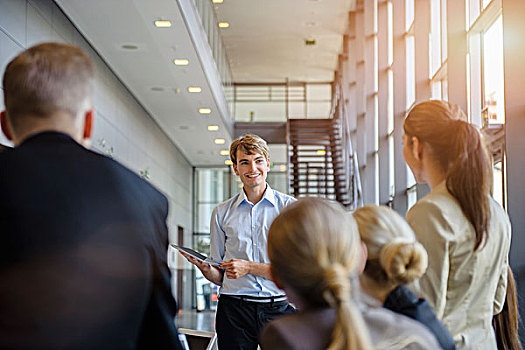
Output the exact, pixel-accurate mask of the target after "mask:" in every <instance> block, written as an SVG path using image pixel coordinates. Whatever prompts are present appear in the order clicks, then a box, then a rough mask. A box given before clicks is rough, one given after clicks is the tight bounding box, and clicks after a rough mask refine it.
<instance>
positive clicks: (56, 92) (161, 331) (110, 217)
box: [0, 43, 182, 349]
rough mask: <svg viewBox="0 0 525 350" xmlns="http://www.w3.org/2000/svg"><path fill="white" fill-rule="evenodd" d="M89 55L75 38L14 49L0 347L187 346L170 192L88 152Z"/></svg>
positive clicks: (0, 230) (1, 195) (2, 209)
mask: <svg viewBox="0 0 525 350" xmlns="http://www.w3.org/2000/svg"><path fill="white" fill-rule="evenodd" d="M93 77H94V72H93V66H92V63H91V62H90V60H89V58H88V56H87V55H86V54H85V53H84V52H82V51H81V50H80V49H79V48H77V47H74V46H70V45H64V44H52V43H49V44H41V45H38V46H34V47H32V48H30V49H28V50H26V51H24V52H22V53H21V54H20V55H19V56H18V57H16V58H15V59H14V60H13V61H11V62H10V63H9V64H8V66H7V68H6V71H5V74H4V78H3V88H4V97H5V99H4V100H5V105H6V111H4V112H2V113H1V114H0V120H1V125H2V130H3V132H4V133H5V135H6V136H7V138H8V139H10V140H12V141H13V143H14V146H15V148H14V149H12V150H10V151H8V152H0V348H2V349H4V348H53V349H55V348H56V349H58V348H60V349H62V348H67V349H71V348H73V349H121V348H148V349H164V348H170V349H181V348H182V347H181V344H180V342H179V340H178V334H177V329H176V327H175V324H174V317H175V313H176V309H177V308H176V304H175V300H174V298H173V296H172V294H171V290H170V271H169V269H168V267H167V263H166V255H167V244H168V230H167V226H166V216H167V213H168V202H167V200H166V198H165V197H164V196H163V195H162V194H161V193H160V192H159V191H158V190H156V189H155V188H154V187H153V186H151V185H150V184H149V183H148V182H146V181H144V180H142V179H140V177H138V176H137V175H136V174H134V173H133V172H131V171H129V170H128V169H126V168H125V167H123V166H122V165H120V164H119V163H117V162H115V161H113V160H112V159H110V158H107V157H105V156H102V155H100V154H97V153H94V152H91V151H89V150H87V149H86V148H84V147H83V146H82V143H83V142H84V141H85V140H87V139H89V138H90V136H91V126H92V123H93V108H92V104H91V95H92V86H93Z"/></svg>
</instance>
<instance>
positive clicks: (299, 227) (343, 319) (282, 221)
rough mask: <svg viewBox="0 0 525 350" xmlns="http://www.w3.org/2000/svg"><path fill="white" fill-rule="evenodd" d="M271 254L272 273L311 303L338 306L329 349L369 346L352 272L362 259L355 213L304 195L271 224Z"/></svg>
mask: <svg viewBox="0 0 525 350" xmlns="http://www.w3.org/2000/svg"><path fill="white" fill-rule="evenodd" d="M268 254H269V257H270V262H271V266H272V271H273V273H274V274H275V275H276V276H277V277H278V279H280V280H281V281H282V282H283V283H284V284H285V285H287V286H289V287H290V288H292V289H293V291H294V292H295V293H296V294H297V295H298V296H300V297H301V298H302V300H303V301H304V303H305V304H306V305H307V306H308V307H333V308H334V309H336V311H337V318H336V323H335V325H334V330H333V334H332V341H331V343H330V346H329V347H328V349H330V350H335V349H369V348H371V345H370V344H371V343H370V339H369V336H368V330H367V328H366V326H365V324H364V321H363V319H362V317H361V313H360V311H359V310H358V309H357V307H356V305H355V304H354V302H353V300H352V290H351V276H352V274H353V271H354V270H355V267H356V265H357V264H358V262H359V260H360V250H359V236H358V231H357V225H356V223H355V221H354V220H353V218H352V217H351V216H349V215H345V213H344V211H343V209H342V208H341V207H339V206H336V205H335V204H332V203H329V202H327V201H326V200H323V199H320V198H304V199H300V200H299V201H297V202H296V203H293V204H292V205H290V206H288V207H287V208H285V209H284V210H283V211H282V212H281V214H280V215H279V216H278V217H277V218H276V219H275V221H274V222H273V223H272V225H271V227H270V231H269V236H268Z"/></svg>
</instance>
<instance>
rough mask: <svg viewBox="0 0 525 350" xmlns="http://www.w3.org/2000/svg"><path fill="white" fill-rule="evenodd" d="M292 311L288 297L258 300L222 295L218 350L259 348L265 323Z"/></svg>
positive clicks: (218, 319) (216, 319) (219, 314)
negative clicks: (270, 300) (273, 300)
mask: <svg viewBox="0 0 525 350" xmlns="http://www.w3.org/2000/svg"><path fill="white" fill-rule="evenodd" d="M293 312H295V309H294V308H293V307H292V306H291V305H290V304H288V302H287V301H286V300H285V301H277V302H264V303H259V302H253V301H245V300H241V299H235V298H232V297H229V296H226V295H221V296H220V298H219V304H218V306H217V316H216V318H215V329H216V331H217V337H218V341H219V350H236V349H239V350H256V349H257V345H258V344H259V336H260V333H261V331H262V329H263V327H264V326H265V325H266V324H267V323H268V322H270V321H271V320H273V319H274V318H277V317H279V316H282V315H284V314H289V313H293Z"/></svg>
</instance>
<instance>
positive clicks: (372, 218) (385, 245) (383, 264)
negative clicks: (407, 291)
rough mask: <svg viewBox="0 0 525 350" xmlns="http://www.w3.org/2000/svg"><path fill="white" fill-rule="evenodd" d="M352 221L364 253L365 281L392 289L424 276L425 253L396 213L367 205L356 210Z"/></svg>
mask: <svg viewBox="0 0 525 350" xmlns="http://www.w3.org/2000/svg"><path fill="white" fill-rule="evenodd" d="M353 217H354V218H355V220H356V222H357V225H358V227H359V235H360V236H361V240H362V241H363V242H364V243H365V245H366V248H367V250H368V259H367V262H366V267H365V271H364V274H365V275H366V276H367V277H369V278H371V279H372V280H374V281H376V282H377V283H380V284H382V285H385V286H390V287H395V286H398V285H402V284H407V283H410V282H412V281H414V280H416V279H418V278H419V277H421V276H422V275H423V274H424V273H425V271H426V269H427V266H428V256H427V251H426V250H425V248H424V247H423V246H422V245H421V244H420V243H419V242H417V241H416V237H415V235H414V231H412V229H411V228H410V226H409V225H408V223H407V222H406V221H405V220H404V219H403V218H402V217H401V216H400V215H399V214H398V213H396V212H395V211H394V210H392V209H390V208H388V207H385V206H376V205H368V206H365V207H362V208H359V209H357V210H356V211H355V212H354V213H353Z"/></svg>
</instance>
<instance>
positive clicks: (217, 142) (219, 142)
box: [214, 139, 226, 145]
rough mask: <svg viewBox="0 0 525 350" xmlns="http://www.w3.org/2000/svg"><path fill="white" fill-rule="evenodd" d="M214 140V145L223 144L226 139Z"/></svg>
mask: <svg viewBox="0 0 525 350" xmlns="http://www.w3.org/2000/svg"><path fill="white" fill-rule="evenodd" d="M214 142H215V144H216V145H224V144H225V143H226V140H225V139H215V141H214Z"/></svg>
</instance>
